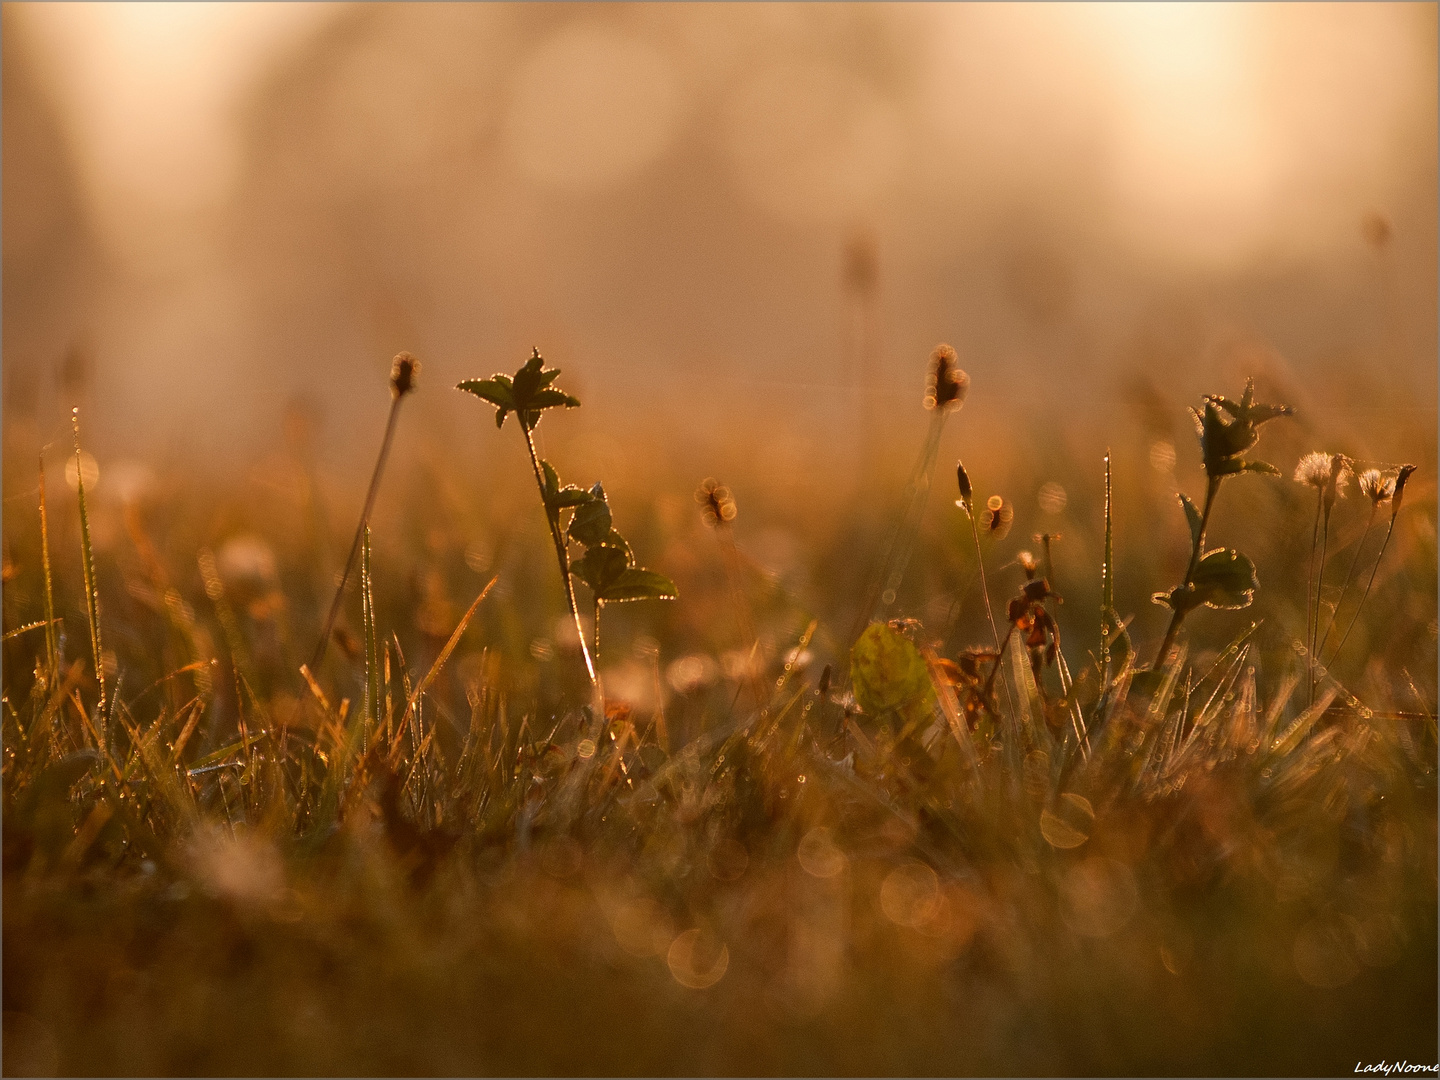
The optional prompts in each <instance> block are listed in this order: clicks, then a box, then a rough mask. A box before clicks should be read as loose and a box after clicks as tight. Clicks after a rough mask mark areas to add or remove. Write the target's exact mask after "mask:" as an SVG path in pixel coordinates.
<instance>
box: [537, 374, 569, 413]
mask: <svg viewBox="0 0 1440 1080" xmlns="http://www.w3.org/2000/svg"><path fill="white" fill-rule="evenodd" d="M555 374H556V375H558V374H560V373H559V372H558V371H557V372H555ZM560 405H563V406H564V407H565V408H567V409H574V408H578V407H579V405H580V399H579V398H577V397H571V396H570V395H569V394H567V393H565V391H563V390H553V389H552V390H540V391H538V392H537V393H536V394H535V395H534V396H533V397H532V398H531V399H530V409H528V410H527V411H529V412H535V411H537V410H539V409H551V408H555V407H556V406H560Z"/></svg>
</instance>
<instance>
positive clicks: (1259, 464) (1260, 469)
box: [1240, 461, 1280, 476]
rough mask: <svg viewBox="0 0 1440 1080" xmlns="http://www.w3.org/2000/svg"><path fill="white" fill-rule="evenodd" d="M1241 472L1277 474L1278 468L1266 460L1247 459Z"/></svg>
mask: <svg viewBox="0 0 1440 1080" xmlns="http://www.w3.org/2000/svg"><path fill="white" fill-rule="evenodd" d="M1240 471H1241V472H1253V473H1263V474H1265V475H1266V476H1279V475H1280V470H1279V469H1277V468H1276V467H1275V466H1274V465H1271V464H1270V463H1269V462H1268V461H1247V462H1245V465H1244V467H1243V468H1242V469H1241V470H1240Z"/></svg>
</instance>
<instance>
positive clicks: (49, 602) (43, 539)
mask: <svg viewBox="0 0 1440 1080" xmlns="http://www.w3.org/2000/svg"><path fill="white" fill-rule="evenodd" d="M40 565H41V566H42V567H43V568H44V571H45V664H46V668H47V675H48V677H49V683H50V685H52V686H53V685H54V683H55V680H56V679H57V678H59V676H60V645H59V641H58V637H57V635H56V632H55V626H56V624H57V623H58V622H59V621H60V620H58V619H56V618H55V585H54V578H53V575H52V574H51V572H50V520H49V515H48V514H47V513H46V510H45V455H44V454H41V455H40Z"/></svg>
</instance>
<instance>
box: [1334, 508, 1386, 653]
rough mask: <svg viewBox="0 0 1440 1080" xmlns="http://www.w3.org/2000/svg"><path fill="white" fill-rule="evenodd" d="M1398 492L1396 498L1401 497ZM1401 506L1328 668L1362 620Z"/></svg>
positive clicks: (1381, 545) (1381, 544)
mask: <svg viewBox="0 0 1440 1080" xmlns="http://www.w3.org/2000/svg"><path fill="white" fill-rule="evenodd" d="M1399 494H1400V493H1399V491H1398V490H1397V491H1396V497H1397V498H1398V497H1399ZM1399 510H1400V508H1399V506H1396V507H1395V508H1394V510H1393V511H1392V512H1391V514H1390V527H1389V528H1388V529H1386V530H1385V539H1384V540H1383V541H1381V543H1380V552H1379V554H1377V555H1376V556H1375V565H1374V566H1372V567H1371V568H1370V580H1369V581H1367V582H1366V583H1365V592H1364V593H1363V594H1361V596H1360V603H1359V604H1357V605H1356V607H1355V614H1354V615H1352V616H1350V625H1349V626H1347V627H1345V633H1344V634H1343V635H1342V636H1341V638H1340V644H1339V645H1336V646H1335V651H1334V652H1333V653H1331V654H1330V662H1329V663H1328V664H1327V665H1326V667H1334V666H1335V659H1336V657H1338V656H1339V655H1340V650H1341V649H1343V648H1345V642H1347V641H1349V640H1350V631H1351V630H1354V629H1355V624H1356V622H1358V621H1359V619H1360V611H1361V609H1362V608H1364V607H1365V601H1366V600H1368V599H1369V598H1370V589H1371V587H1372V586H1373V585H1374V584H1375V575H1376V574H1378V573H1379V572H1380V563H1381V560H1383V559H1384V558H1385V549H1386V548H1387V547H1389V546H1390V536H1391V534H1392V533H1394V531H1395V519H1396V518H1397V517H1399V516H1400V515H1399Z"/></svg>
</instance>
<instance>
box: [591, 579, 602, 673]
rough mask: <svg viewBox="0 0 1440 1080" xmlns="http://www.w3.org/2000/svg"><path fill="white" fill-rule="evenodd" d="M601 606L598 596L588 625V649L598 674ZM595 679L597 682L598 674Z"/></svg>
mask: <svg viewBox="0 0 1440 1080" xmlns="http://www.w3.org/2000/svg"><path fill="white" fill-rule="evenodd" d="M601 604H602V601H601V599H600V597H598V596H597V597H595V612H594V614H593V615H592V616H591V619H592V621H591V623H590V649H591V651H592V652H593V653H594V654H595V657H594V659H595V667H596V669H597V672H598V669H599V667H600V606H601ZM596 679H597V680H598V679H599V675H598V673H597V675H596Z"/></svg>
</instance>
